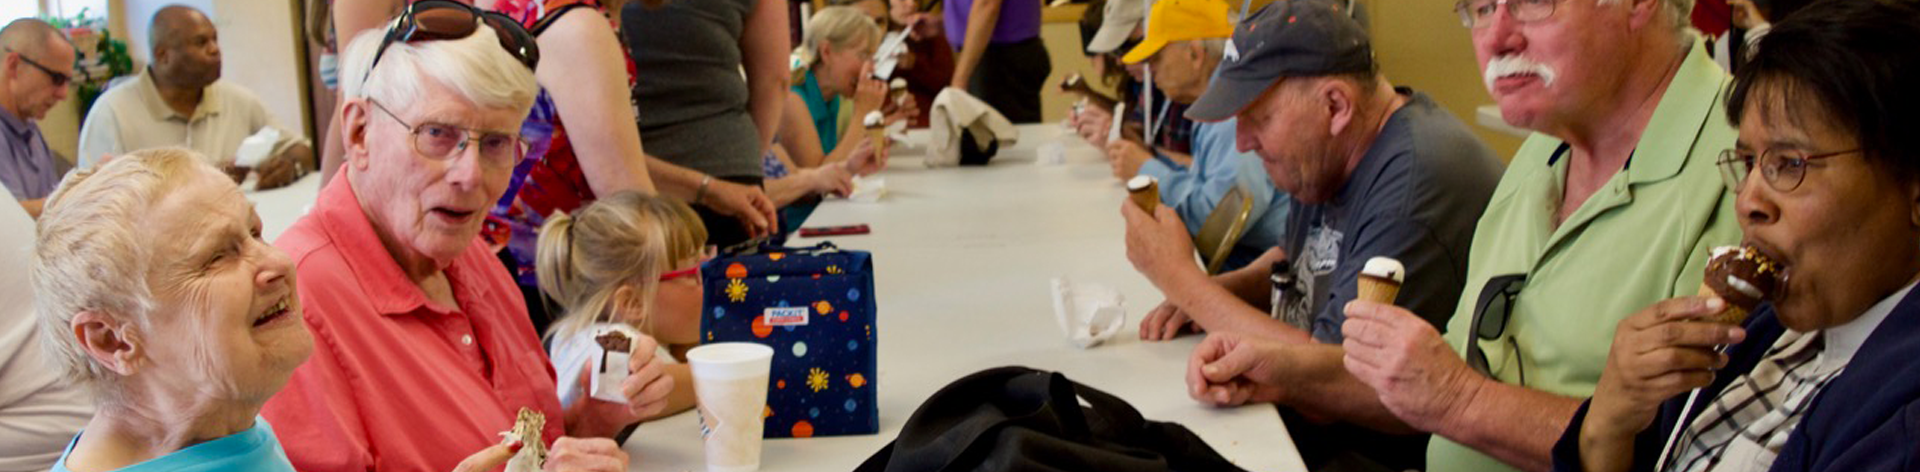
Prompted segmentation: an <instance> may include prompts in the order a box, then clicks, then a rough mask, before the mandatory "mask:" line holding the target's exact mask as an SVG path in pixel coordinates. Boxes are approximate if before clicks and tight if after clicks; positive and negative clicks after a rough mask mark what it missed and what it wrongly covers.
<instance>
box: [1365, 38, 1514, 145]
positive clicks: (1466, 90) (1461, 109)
mask: <svg viewBox="0 0 1920 472" xmlns="http://www.w3.org/2000/svg"><path fill="white" fill-rule="evenodd" d="M1360 2H1362V3H1365V4H1366V7H1367V10H1366V11H1367V13H1368V14H1369V16H1370V17H1371V18H1372V23H1373V24H1372V33H1373V48H1374V55H1375V57H1376V58H1378V59H1379V60H1380V65H1381V70H1382V72H1385V73H1386V75H1387V78H1388V79H1389V80H1392V81H1393V82H1394V83H1395V84H1398V85H1405V86H1409V87H1413V88H1414V89H1416V90H1419V91H1422V92H1426V93H1427V95H1429V96H1432V97H1433V99H1434V100H1435V101H1438V102H1440V104H1441V105H1442V106H1445V107H1446V108H1447V110H1448V111H1451V112H1453V115H1454V116H1456V117H1459V118H1460V120H1461V121H1465V122H1467V124H1468V125H1469V126H1470V127H1472V128H1473V130H1474V132H1475V133H1476V134H1479V135H1480V139H1481V140H1483V141H1486V142H1487V144H1488V145H1490V146H1492V147H1493V149H1494V151H1495V152H1496V153H1498V154H1499V155H1500V158H1501V159H1503V160H1511V159H1512V158H1513V153H1514V151H1516V150H1518V149H1519V148H1520V138H1518V137H1515V136H1512V135H1509V134H1505V133H1501V132H1498V131H1493V130H1491V129H1488V128H1486V127H1483V126H1480V125H1479V124H1477V122H1476V121H1475V118H1476V117H1475V115H1474V108H1475V107H1478V106H1481V105H1486V104H1489V103H1493V99H1492V98H1491V97H1488V96H1487V89H1486V86H1485V85H1484V84H1482V83H1481V80H1480V67H1479V65H1477V64H1476V63H1475V62H1474V58H1473V43H1472V42H1471V40H1470V38H1469V35H1468V31H1467V29H1466V28H1464V27H1461V26H1460V20H1459V18H1460V17H1459V16H1457V15H1455V14H1454V13H1453V2H1449V1H1446V0H1420V1H1413V2H1387V1H1383V0H1360Z"/></svg>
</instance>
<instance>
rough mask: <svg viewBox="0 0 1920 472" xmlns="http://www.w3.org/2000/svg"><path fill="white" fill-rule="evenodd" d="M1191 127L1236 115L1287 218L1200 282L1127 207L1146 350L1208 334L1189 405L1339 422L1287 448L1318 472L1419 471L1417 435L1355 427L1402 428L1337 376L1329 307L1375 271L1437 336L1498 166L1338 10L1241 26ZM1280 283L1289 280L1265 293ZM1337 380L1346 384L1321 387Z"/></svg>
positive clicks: (1298, 7) (1286, 1) (1321, 7)
mask: <svg viewBox="0 0 1920 472" xmlns="http://www.w3.org/2000/svg"><path fill="white" fill-rule="evenodd" d="M1187 116H1189V117H1191V118H1193V119H1195V120H1200V121H1222V120H1226V119H1229V118H1237V120H1236V121H1237V124H1236V129H1235V134H1236V140H1237V144H1238V148H1239V149H1240V150H1242V151H1251V152H1254V153H1255V154H1258V155H1259V157H1260V160H1261V161H1262V166H1263V167H1264V170H1265V172H1266V173H1267V175H1268V176H1269V177H1270V178H1271V179H1272V181H1273V183H1274V184H1275V185H1276V186H1277V187H1279V188H1280V189H1282V190H1284V191H1286V192H1288V193H1290V194H1292V195H1293V197H1294V199H1295V201H1296V205H1295V206H1294V209H1293V211H1292V214H1291V215H1289V218H1288V223H1287V230H1286V232H1285V234H1286V237H1285V238H1284V239H1282V241H1281V244H1280V246H1279V247H1278V248H1276V250H1273V251H1269V252H1268V253H1267V254H1266V255H1265V256H1263V257H1262V258H1261V260H1260V261H1257V262H1255V263H1254V264H1252V265H1250V266H1248V267H1247V268H1246V269H1242V270H1239V271H1235V272H1231V273H1228V274H1225V275H1222V276H1219V277H1215V278H1212V279H1209V278H1208V277H1206V276H1205V274H1204V273H1202V272H1201V271H1200V270H1199V269H1198V268H1196V267H1194V264H1193V262H1192V260H1193V256H1192V250H1191V249H1189V248H1188V246H1187V245H1185V243H1184V241H1183V240H1184V238H1185V232H1184V231H1183V230H1184V226H1182V225H1181V222H1180V218H1179V216H1178V215H1177V214H1176V213H1175V212H1174V211H1173V210H1170V209H1161V210H1158V212H1157V213H1156V214H1154V215H1148V214H1147V213H1145V212H1144V211H1141V210H1140V209H1139V208H1135V207H1124V209H1123V210H1122V211H1123V212H1124V214H1125V216H1126V218H1127V239H1128V240H1127V249H1128V258H1129V260H1131V261H1132V262H1133V264H1134V267H1135V268H1136V269H1138V270H1139V271H1140V272H1141V273H1142V274H1145V275H1146V276H1147V277H1148V279H1150V280H1151V281H1153V283H1154V285H1155V286H1156V287H1158V288H1160V290H1161V292H1162V293H1164V294H1165V295H1166V297H1167V300H1168V303H1167V304H1165V305H1163V306H1162V307H1160V308H1158V309H1156V310H1154V311H1153V312H1151V313H1149V315H1148V320H1147V322H1146V323H1145V324H1143V325H1142V327H1141V335H1142V337H1147V338H1150V339H1153V338H1165V337H1171V336H1172V335H1174V334H1177V333H1179V332H1180V331H1181V329H1182V328H1184V327H1186V325H1188V324H1194V325H1198V326H1199V327H1200V328H1204V330H1205V331H1206V332H1207V333H1209V337H1208V339H1207V340H1206V342H1204V343H1202V344H1201V346H1200V347H1199V348H1198V349H1197V350H1196V351H1195V352H1194V353H1193V356H1194V362H1193V363H1192V365H1193V366H1195V370H1194V371H1193V372H1190V373H1189V375H1188V381H1189V386H1190V387H1191V388H1192V393H1193V395H1194V397H1195V398H1197V399H1199V400H1200V401H1202V402H1206V403H1210V404H1239V403H1245V402H1275V403H1279V404H1282V405H1285V406H1288V407H1291V410H1294V411H1298V412H1300V413H1303V414H1305V415H1306V416H1307V417H1314V418H1331V419H1335V420H1340V422H1341V423H1344V424H1342V425H1335V426H1333V427H1329V428H1325V429H1326V430H1327V431H1330V432H1332V433H1328V434H1321V432H1320V431H1315V434H1302V435H1296V436H1295V439H1296V441H1302V446H1303V447H1301V452H1302V454H1303V456H1305V458H1306V459H1308V460H1309V466H1310V468H1313V469H1314V470H1328V469H1345V468H1347V467H1346V465H1347V464H1349V463H1351V462H1355V461H1364V462H1372V463H1374V464H1376V465H1380V466H1385V467H1386V468H1387V469H1388V470H1405V469H1408V468H1421V467H1422V465H1421V464H1422V462H1423V459H1424V453H1423V451H1424V446H1425V443H1426V442H1425V439H1424V438H1423V437H1419V436H1415V437H1410V438H1409V437H1401V438H1399V439H1400V441H1389V442H1382V441H1380V440H1378V439H1377V435H1376V436H1375V437H1373V438H1367V439H1365V440H1361V439H1359V438H1363V437H1367V434H1360V433H1359V432H1358V431H1351V430H1356V429H1361V428H1355V427H1354V425H1362V426H1368V427H1372V428H1374V429H1379V430H1383V431H1393V432H1408V431H1409V429H1408V428H1406V427H1405V426H1404V425H1403V424H1401V423H1400V422H1399V421H1398V420H1395V419H1394V418H1393V416H1392V415H1391V414H1390V413H1388V412H1387V411H1385V410H1384V409H1380V408H1379V403H1378V402H1377V401H1375V400H1373V395H1372V392H1371V390H1370V389H1369V388H1368V387H1367V386H1365V385H1363V384H1360V383H1358V382H1356V381H1353V378H1352V377H1351V376H1348V375H1345V372H1344V371H1343V370H1342V359H1343V350H1342V348H1341V345H1340V343H1341V341H1342V340H1343V339H1345V337H1346V334H1345V333H1343V331H1342V329H1341V324H1342V322H1344V321H1345V319H1346V316H1345V314H1344V312H1343V308H1344V307H1345V305H1346V304H1347V302H1348V301H1349V300H1353V299H1354V298H1355V297H1356V296H1357V291H1358V289H1357V287H1356V284H1357V281H1358V279H1359V276H1360V271H1361V269H1362V268H1363V267H1364V266H1365V265H1366V263H1367V261H1368V260H1369V259H1372V258H1376V257H1387V258H1393V259H1397V260H1399V261H1400V262H1401V264H1402V265H1403V266H1404V267H1405V271H1406V274H1407V277H1406V280H1405V282H1404V284H1403V286H1402V287H1401V289H1400V292H1399V299H1398V301H1397V303H1399V304H1401V305H1403V306H1407V307H1410V308H1412V309H1414V310H1415V312H1416V313H1422V314H1426V315H1429V316H1431V318H1428V319H1427V320H1426V322H1427V323H1430V324H1431V325H1432V326H1443V325H1445V323H1446V321H1447V317H1448V316H1450V315H1451V314H1452V312H1453V310H1452V309H1453V307H1454V305H1455V304H1456V303H1457V302H1458V301H1459V300H1458V298H1459V296H1460V293H1461V288H1462V286H1463V285H1462V284H1463V282H1464V280H1465V278H1466V261H1467V251H1466V249H1467V247H1468V245H1469V243H1470V242H1471V241H1472V238H1473V233H1474V225H1475V221H1477V220H1478V218H1479V216H1480V212H1481V210H1482V209H1484V208H1485V207H1486V205H1487V201H1488V199H1489V198H1490V197H1491V196H1492V194H1493V190H1494V186H1495V184H1496V183H1497V181H1498V179H1499V175H1500V169H1501V165H1500V161H1499V160H1498V159H1497V158H1495V157H1494V154H1493V152H1492V151H1491V150H1490V149H1488V148H1487V147H1486V146H1485V145H1484V144H1482V143H1481V142H1480V141H1479V140H1478V139H1477V138H1475V137H1474V136H1473V134H1472V133H1471V132H1470V131H1469V130H1468V129H1467V127H1466V125H1465V124H1463V123H1461V122H1460V121H1459V120H1458V119H1456V118H1454V117H1453V116H1452V115H1451V114H1449V113H1448V112H1447V111H1446V110H1444V109H1442V108H1440V106H1439V105H1437V104H1435V103H1434V102H1433V100H1432V99H1430V98H1428V97H1427V96H1426V95H1425V94H1422V93H1419V92H1415V91H1413V90H1411V89H1407V88H1396V87H1394V86H1393V85H1392V84H1391V83H1389V82H1388V81H1387V80H1386V78H1385V77H1383V76H1382V75H1381V74H1380V73H1379V69H1378V66H1377V64H1375V62H1374V59H1373V51H1372V46H1371V45H1370V42H1369V41H1368V39H1367V35H1366V33H1365V32H1364V31H1363V30H1362V29H1361V28H1360V25H1359V24H1358V23H1356V22H1354V21H1353V19H1351V18H1349V16H1348V15H1347V13H1346V12H1345V11H1344V7H1343V2H1332V1H1326V0H1280V1H1276V2H1274V3H1272V4H1270V5H1268V6H1266V7H1265V8H1262V9H1260V10H1259V11H1258V12H1256V13H1255V14H1254V15H1253V16H1251V17H1249V18H1248V19H1246V20H1245V21H1243V22H1242V23H1241V24H1240V25H1238V26H1237V27H1236V28H1235V29H1234V32H1233V37H1232V39H1231V40H1230V41H1229V42H1228V44H1227V45H1226V47H1225V48H1224V51H1223V52H1222V58H1221V62H1220V65H1219V73H1218V75H1217V76H1216V77H1214V78H1213V79H1212V80H1211V81H1210V83H1209V84H1208V86H1207V89H1206V91H1205V93H1204V94H1202V95H1201V96H1200V97H1199V99H1198V100H1197V101H1196V102H1195V103H1194V106H1193V107H1192V108H1190V109H1188V111H1187ZM1162 208H1164V205H1163V206H1162ZM1276 263H1280V264H1276ZM1276 271H1284V272H1283V273H1282V274H1280V275H1283V276H1290V278H1291V279H1292V281H1293V283H1291V284H1288V285H1287V286H1285V287H1277V288H1278V289H1279V291H1280V292H1282V293H1284V294H1285V295H1283V296H1280V297H1270V296H1269V295H1270V292H1271V291H1272V290H1273V289H1275V288H1276V287H1274V285H1275V284H1273V283H1271V282H1270V281H1269V280H1270V276H1271V275H1274V273H1275V272H1276ZM1282 278H1288V277H1282ZM1276 299H1277V300H1278V302H1277V303H1276V302H1274V300H1276ZM1430 329H1431V328H1430ZM1251 359H1258V360H1259V361H1258V362H1246V361H1247V360H1251ZM1202 367H1206V368H1208V369H1211V370H1205V371H1203V370H1200V369H1201V368H1202ZM1256 367H1257V368H1256ZM1333 374H1340V375H1338V376H1336V375H1333ZM1336 377H1340V378H1344V380H1345V382H1323V381H1321V379H1333V378H1336ZM1282 386H1284V388H1282ZM1343 387H1345V388H1343ZM1367 407H1371V409H1368V408H1367ZM1290 419H1291V418H1290ZM1295 425H1298V426H1302V427H1305V426H1307V423H1306V422H1304V421H1297V420H1296V421H1290V422H1289V426H1295ZM1343 431H1344V432H1347V433H1353V434H1345V433H1343ZM1308 436H1311V437H1310V438H1309V437H1308ZM1322 441H1324V442H1326V444H1319V443H1320V442H1322ZM1396 444H1397V445H1399V446H1401V447H1393V446H1391V445H1396ZM1344 451H1354V452H1344Z"/></svg>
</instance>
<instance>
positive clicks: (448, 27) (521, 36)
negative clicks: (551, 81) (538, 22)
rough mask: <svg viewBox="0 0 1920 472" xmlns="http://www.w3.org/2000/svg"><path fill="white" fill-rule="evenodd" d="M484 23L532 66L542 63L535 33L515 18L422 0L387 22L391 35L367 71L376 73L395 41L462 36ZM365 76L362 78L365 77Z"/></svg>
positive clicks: (509, 50) (503, 44)
mask: <svg viewBox="0 0 1920 472" xmlns="http://www.w3.org/2000/svg"><path fill="white" fill-rule="evenodd" d="M483 23H484V24H486V25H487V26H488V27H491V28H493V34H494V36H497V38H496V39H498V40H499V41H500V47H501V48H503V49H506V50H507V53H508V54H512V55H513V58H514V59H517V60H519V61H520V63H521V64H525V65H526V66H527V68H528V69H532V68H534V66H536V65H538V64H539V63H540V47H539V45H537V44H536V43H535V41H534V37H533V35H532V34H530V33H528V32H527V29H526V28H525V27H522V26H520V22H517V21H513V18H509V17H507V15H503V14H500V13H496V12H490V11H485V10H481V9H479V8H475V7H474V6H473V5H468V4H465V3H460V2H455V1H452V0H422V1H419V2H414V3H412V4H408V5H407V9H406V10H405V11H402V12H400V16H399V17H396V18H394V19H393V23H392V24H391V25H388V26H387V35H386V37H385V38H384V39H382V40H381V41H380V49H379V50H378V51H377V52H375V53H373V62H372V63H369V64H367V75H369V76H371V75H373V68H374V67H375V66H378V65H380V57H381V56H384V55H386V54H387V47H388V46H392V45H393V43H411V42H416V41H445V40H453V39H461V38H465V37H468V36H472V35H473V33H474V32H475V31H479V30H480V25H481V24H483ZM365 80H366V79H365V78H364V77H363V78H361V81H363V82H364V81H365Z"/></svg>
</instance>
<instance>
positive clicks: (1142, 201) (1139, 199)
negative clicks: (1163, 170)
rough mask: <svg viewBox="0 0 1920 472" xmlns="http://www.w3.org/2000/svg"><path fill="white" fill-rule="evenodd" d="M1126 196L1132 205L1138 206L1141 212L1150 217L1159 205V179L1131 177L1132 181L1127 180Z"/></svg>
mask: <svg viewBox="0 0 1920 472" xmlns="http://www.w3.org/2000/svg"><path fill="white" fill-rule="evenodd" d="M1127 196H1128V197H1129V198H1132V199H1133V204H1135V205H1139V206H1140V209H1141V210H1146V212H1147V214H1148V215H1152V214H1153V211H1154V208H1155V207H1156V206H1158V205H1159V204H1160V179H1155V178H1153V177H1151V176H1145V175H1136V176H1133V178H1132V179H1130V180H1127Z"/></svg>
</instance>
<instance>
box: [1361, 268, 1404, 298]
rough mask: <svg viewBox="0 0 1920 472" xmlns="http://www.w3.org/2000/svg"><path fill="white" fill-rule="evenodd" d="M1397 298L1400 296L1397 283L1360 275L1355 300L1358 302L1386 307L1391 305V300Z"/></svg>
mask: <svg viewBox="0 0 1920 472" xmlns="http://www.w3.org/2000/svg"><path fill="white" fill-rule="evenodd" d="M1399 296H1400V283H1399V282H1394V281H1393V280H1392V279H1385V278H1379V277H1373V276H1369V275H1366V274H1361V275H1360V295H1359V296H1358V297H1356V298H1358V299H1360V300H1366V301H1370V302H1375V303H1385V304H1388V305H1392V304H1393V299H1394V298H1395V297H1399Z"/></svg>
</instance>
